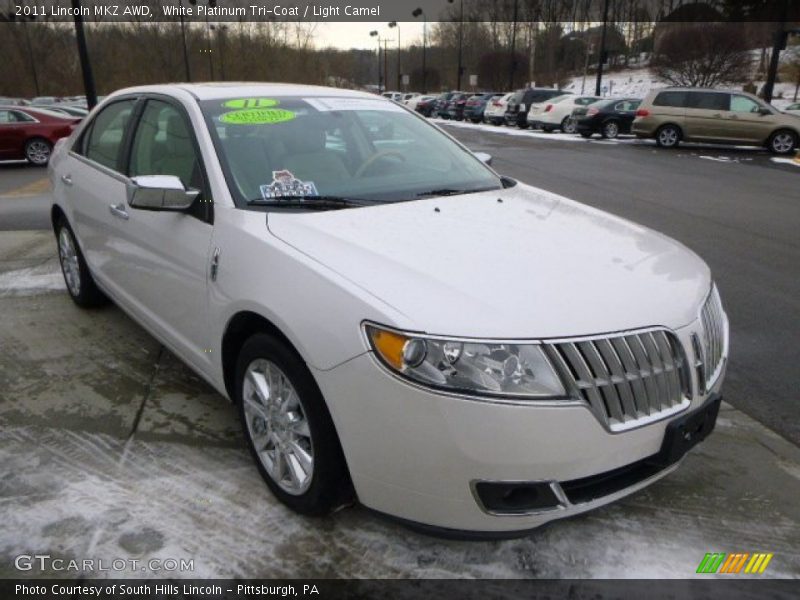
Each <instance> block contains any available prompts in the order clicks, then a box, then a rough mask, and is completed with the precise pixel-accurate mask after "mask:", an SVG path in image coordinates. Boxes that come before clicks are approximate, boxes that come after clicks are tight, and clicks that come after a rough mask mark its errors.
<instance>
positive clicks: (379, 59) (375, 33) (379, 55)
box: [369, 30, 383, 94]
mask: <svg viewBox="0 0 800 600" xmlns="http://www.w3.org/2000/svg"><path fill="white" fill-rule="evenodd" d="M369 36H370V37H377V38H378V93H379V94H380V93H382V91H383V90H382V89H381V84H382V83H383V79H382V78H381V36H380V35H379V34H378V32H377V31H374V30H373V31H370V32H369Z"/></svg>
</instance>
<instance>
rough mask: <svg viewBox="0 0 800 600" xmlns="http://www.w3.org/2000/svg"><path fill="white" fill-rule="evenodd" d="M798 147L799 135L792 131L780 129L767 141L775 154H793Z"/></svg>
mask: <svg viewBox="0 0 800 600" xmlns="http://www.w3.org/2000/svg"><path fill="white" fill-rule="evenodd" d="M797 145H798V140H797V134H796V133H795V132H793V131H791V130H790V129H779V130H778V131H776V132H775V133H773V134H772V135H771V136H769V140H768V141H767V148H768V149H769V151H770V152H772V153H773V154H791V153H792V152H794V151H795V149H796V148H797Z"/></svg>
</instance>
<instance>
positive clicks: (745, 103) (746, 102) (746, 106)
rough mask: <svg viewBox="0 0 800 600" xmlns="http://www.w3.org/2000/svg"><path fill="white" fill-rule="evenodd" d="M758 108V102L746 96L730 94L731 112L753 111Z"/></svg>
mask: <svg viewBox="0 0 800 600" xmlns="http://www.w3.org/2000/svg"><path fill="white" fill-rule="evenodd" d="M759 108H760V107H759V106H758V103H756V102H754V101H753V100H751V99H750V98H748V97H747V96H731V111H732V112H743V113H755V112H758V109H759Z"/></svg>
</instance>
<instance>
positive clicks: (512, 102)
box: [505, 88, 569, 129]
mask: <svg viewBox="0 0 800 600" xmlns="http://www.w3.org/2000/svg"><path fill="white" fill-rule="evenodd" d="M568 93H569V92H565V91H563V90H554V89H553V88H528V89H526V90H517V91H516V92H515V93H514V95H513V96H511V98H509V99H508V105H507V106H506V115H505V117H506V125H516V126H517V127H519V128H520V129H527V128H528V110H529V109H530V107H531V104H533V103H534V102H544V101H545V100H549V99H550V98H555V97H556V96H563V95H564V94H568Z"/></svg>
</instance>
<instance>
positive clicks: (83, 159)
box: [69, 149, 130, 183]
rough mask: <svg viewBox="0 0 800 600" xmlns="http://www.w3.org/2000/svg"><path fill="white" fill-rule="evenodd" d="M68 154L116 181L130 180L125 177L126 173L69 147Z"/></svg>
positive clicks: (125, 181)
mask: <svg viewBox="0 0 800 600" xmlns="http://www.w3.org/2000/svg"><path fill="white" fill-rule="evenodd" d="M69 156H71V157H72V158H76V159H78V160H79V161H81V162H83V163H85V164H87V165H88V166H90V167H94V168H95V169H97V170H98V171H100V172H101V173H103V174H105V175H109V176H110V177H113V178H114V179H116V180H117V181H121V182H122V183H128V182H130V178H129V177H127V176H126V175H123V174H122V173H120V172H119V171H115V170H114V169H112V168H110V167H107V166H105V165H102V164H100V163H99V162H97V161H94V160H92V159H91V158H88V157H86V156H84V155H83V154H79V153H77V152H75V150H71V149H70V151H69Z"/></svg>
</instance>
